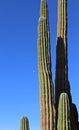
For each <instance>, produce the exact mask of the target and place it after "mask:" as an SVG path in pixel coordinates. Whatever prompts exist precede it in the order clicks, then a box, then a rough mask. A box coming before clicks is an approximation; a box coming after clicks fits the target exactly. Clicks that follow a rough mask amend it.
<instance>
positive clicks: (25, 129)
mask: <svg viewBox="0 0 79 130" xmlns="http://www.w3.org/2000/svg"><path fill="white" fill-rule="evenodd" d="M20 130H30V129H29V121H28V118H27V117H25V116H23V117H22V119H21V124H20Z"/></svg>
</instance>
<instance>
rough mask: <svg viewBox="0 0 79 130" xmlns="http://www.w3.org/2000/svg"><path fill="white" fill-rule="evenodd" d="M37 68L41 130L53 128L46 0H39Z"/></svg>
mask: <svg viewBox="0 0 79 130" xmlns="http://www.w3.org/2000/svg"><path fill="white" fill-rule="evenodd" d="M38 68H39V82H40V121H41V122H40V124H41V130H52V129H53V128H54V119H55V118H54V111H55V109H54V97H53V95H54V94H53V83H52V72H51V56H50V33H49V23H48V8H47V2H46V0H41V6H40V18H39V23H38Z"/></svg>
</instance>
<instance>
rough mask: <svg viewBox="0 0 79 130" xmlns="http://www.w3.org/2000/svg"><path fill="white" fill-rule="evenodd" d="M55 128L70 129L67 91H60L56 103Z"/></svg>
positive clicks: (58, 129) (60, 129) (59, 129)
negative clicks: (56, 120)
mask: <svg viewBox="0 0 79 130" xmlns="http://www.w3.org/2000/svg"><path fill="white" fill-rule="evenodd" d="M57 130H71V124H70V104H69V98H68V95H67V93H61V95H60V99H59V105H58V124H57Z"/></svg>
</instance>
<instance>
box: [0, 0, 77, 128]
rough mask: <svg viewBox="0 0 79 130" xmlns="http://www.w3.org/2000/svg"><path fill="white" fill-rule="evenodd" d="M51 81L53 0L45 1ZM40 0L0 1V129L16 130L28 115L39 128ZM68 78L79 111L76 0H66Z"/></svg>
mask: <svg viewBox="0 0 79 130" xmlns="http://www.w3.org/2000/svg"><path fill="white" fill-rule="evenodd" d="M48 7H49V23H50V33H51V53H52V69H53V72H52V73H53V82H54V79H55V60H56V59H55V57H56V56H55V49H56V48H55V46H56V24H57V0H48ZM39 9H40V0H0V130H19V129H20V118H21V116H23V115H26V116H28V118H29V123H30V129H31V130H40V117H39V85H38V70H37V26H38V18H39ZM68 58H69V80H70V84H71V93H72V97H73V101H74V102H75V103H76V105H77V108H78V110H79V0H76V2H75V1H74V0H73V1H71V0H68Z"/></svg>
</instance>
